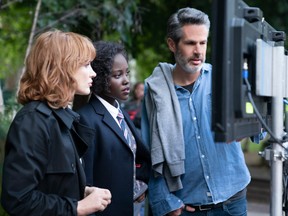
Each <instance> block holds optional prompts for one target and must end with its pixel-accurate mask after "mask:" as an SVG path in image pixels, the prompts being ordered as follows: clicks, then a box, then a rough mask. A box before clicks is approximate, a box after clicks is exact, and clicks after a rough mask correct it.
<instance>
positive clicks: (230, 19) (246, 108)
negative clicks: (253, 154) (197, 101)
mask: <svg viewBox="0 0 288 216" xmlns="http://www.w3.org/2000/svg"><path fill="white" fill-rule="evenodd" d="M211 36H212V65H213V73H212V79H213V80H212V130H213V132H214V133H215V141H216V142H229V141H233V140H239V139H242V138H245V137H250V136H253V135H256V134H259V133H260V131H261V128H262V124H261V122H260V121H259V116H258V117H257V115H256V114H255V109H254V107H255V106H253V105H252V103H251V101H250V100H249V98H248V96H247V90H248V86H247V83H246V82H245V81H244V79H243V71H244V70H246V71H248V72H249V74H248V79H247V80H249V83H250V84H251V85H250V86H251V91H250V92H251V93H252V96H253V100H254V105H256V107H257V108H258V111H259V113H260V114H261V116H262V118H263V119H264V121H265V122H266V123H267V124H268V125H271V100H272V98H271V97H270V96H269V95H268V96H265V95H260V94H256V79H259V78H257V77H259V74H258V76H257V77H256V47H257V46H256V41H257V40H259V39H261V40H262V41H264V42H266V41H267V42H269V41H273V43H274V45H277V43H282V44H283V41H284V39H283V34H281V33H279V32H277V31H276V30H275V29H274V28H273V27H272V26H270V25H269V24H268V23H267V22H266V21H264V18H263V13H262V11H261V10H260V9H259V8H255V7H249V6H248V5H247V4H246V3H245V2H243V1H241V0H213V6H212V35H211ZM274 45H273V46H274ZM283 55H284V54H283ZM266 61H267V63H268V64H269V61H270V59H266ZM262 79H265V78H264V77H263V78H262ZM267 87H269V86H267Z"/></svg>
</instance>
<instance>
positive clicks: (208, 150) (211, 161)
mask: <svg viewBox="0 0 288 216" xmlns="http://www.w3.org/2000/svg"><path fill="white" fill-rule="evenodd" d="M211 73H212V70H211V65H209V64H204V66H203V69H202V72H201V75H200V76H199V77H198V79H197V80H196V82H195V84H194V86H193V91H192V93H190V92H189V91H188V90H187V89H185V88H183V87H181V86H177V85H175V91H176V94H177V97H178V100H179V103H180V109H181V114H182V124H183V135H184V142H185V174H184V175H183V176H182V177H181V180H182V184H183V189H181V190H178V191H176V192H173V193H171V192H169V190H168V187H167V184H166V182H165V179H164V178H163V177H162V176H157V177H155V176H154V175H152V176H151V179H150V182H149V201H150V204H151V208H152V211H153V215H154V216H161V215H165V214H167V213H168V212H170V211H173V210H175V209H178V208H180V207H181V205H183V204H193V205H205V204H211V203H219V202H223V201H226V200H227V199H229V198H230V197H231V196H233V195H234V194H236V193H237V192H239V191H241V190H242V189H244V188H245V187H246V186H247V185H248V184H249V182H250V174H249V171H248V168H247V166H246V163H245V159H244V155H243V152H242V149H241V145H240V143H239V142H231V143H229V144H227V143H215V142H214V139H213V132H212V131H211V109H212V104H211V99H212V96H211V79H212V76H211V75H212V74H211ZM163 81H164V80H163ZM145 112H146V109H145V107H143V111H142V129H141V130H142V133H143V134H142V135H143V139H144V141H145V143H146V144H148V145H149V135H148V134H147V132H148V131H149V124H148V119H147V114H146V113H145ZM145 133H146V134H145ZM167 133H169V131H167Z"/></svg>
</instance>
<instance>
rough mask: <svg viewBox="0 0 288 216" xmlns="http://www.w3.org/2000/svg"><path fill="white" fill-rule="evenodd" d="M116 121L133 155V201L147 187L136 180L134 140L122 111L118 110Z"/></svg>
mask: <svg viewBox="0 0 288 216" xmlns="http://www.w3.org/2000/svg"><path fill="white" fill-rule="evenodd" d="M117 120H118V122H119V124H120V126H121V129H122V131H123V133H124V137H125V139H126V140H127V143H128V145H129V147H130V148H131V150H132V152H133V155H134V172H133V173H134V174H133V181H134V190H133V191H134V195H133V196H134V199H135V198H136V197H138V196H139V195H141V194H142V193H144V191H145V190H146V189H147V185H146V184H145V183H144V182H142V181H140V180H136V166H135V155H136V141H135V138H134V136H133V134H132V132H131V131H130V129H129V127H128V125H127V124H126V122H125V119H124V115H123V113H122V111H121V110H120V109H119V112H118V115H117Z"/></svg>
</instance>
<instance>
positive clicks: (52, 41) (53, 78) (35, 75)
mask: <svg viewBox="0 0 288 216" xmlns="http://www.w3.org/2000/svg"><path fill="white" fill-rule="evenodd" d="M95 56H96V49H95V48H94V46H93V43H92V42H91V40H90V39H89V38H87V37H85V36H83V35H80V34H77V33H73V32H62V31H60V30H52V31H47V32H44V33H42V34H40V35H39V36H38V37H37V38H36V40H35V41H34V44H33V46H32V48H31V50H30V52H29V54H28V56H27V58H26V61H25V70H24V73H23V74H22V76H21V79H20V83H19V90H18V94H17V100H18V102H19V103H20V104H22V105H24V104H26V103H28V102H30V101H45V102H47V104H48V105H49V106H50V107H52V108H60V107H66V106H68V105H69V104H70V103H71V102H72V100H73V98H74V94H75V91H76V85H77V83H76V80H74V78H73V75H74V73H75V72H76V71H77V70H78V69H79V68H80V67H81V66H83V65H85V64H87V63H89V62H91V61H92V60H93V59H94V58H95Z"/></svg>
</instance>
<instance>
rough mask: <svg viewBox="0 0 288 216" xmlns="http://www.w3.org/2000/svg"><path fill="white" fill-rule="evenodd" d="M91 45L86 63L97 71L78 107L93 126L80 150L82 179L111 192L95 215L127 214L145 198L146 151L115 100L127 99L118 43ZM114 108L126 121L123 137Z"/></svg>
mask: <svg viewBox="0 0 288 216" xmlns="http://www.w3.org/2000/svg"><path fill="white" fill-rule="evenodd" d="M95 47H96V51H97V57H96V58H95V59H94V60H93V62H92V63H91V65H92V68H93V69H94V71H95V72H96V74H97V76H96V77H95V79H93V85H92V88H91V89H92V95H91V98H90V100H89V102H88V104H86V105H84V106H83V107H82V108H81V109H80V110H78V113H79V114H80V122H81V123H83V124H86V125H87V126H89V127H90V128H94V129H95V133H96V136H95V140H94V142H93V143H90V144H89V147H88V151H87V152H86V154H85V155H84V156H83V159H84V162H85V172H86V176H87V182H88V183H90V184H92V185H94V186H96V187H104V188H108V189H109V190H110V191H111V194H112V200H111V204H110V205H109V207H107V209H106V210H105V211H104V212H99V213H98V212H97V213H96V215H107V216H114V215H115V216H116V215H117V216H132V215H133V203H134V202H141V201H143V200H144V198H145V189H146V188H147V187H146V186H147V185H146V183H147V181H148V178H149V173H150V156H149V152H148V149H147V148H146V147H145V145H144V144H143V143H142V141H141V138H140V134H138V132H137V130H136V128H135V126H134V125H133V123H132V121H131V120H130V118H129V115H128V114H127V113H126V112H125V111H123V110H122V111H121V110H120V106H119V103H118V100H121V101H122V100H127V99H128V97H129V92H130V83H129V68H128V62H127V55H126V52H125V50H124V48H123V46H122V45H120V44H117V43H113V42H103V41H99V42H96V43H95ZM119 112H120V113H121V112H122V113H123V115H124V121H125V122H126V125H128V128H127V127H126V129H128V131H129V134H130V139H128V140H127V139H126V138H125V135H124V133H123V131H122V130H121V125H120V123H119V122H118V120H117V115H118V114H119ZM131 146H132V147H131ZM137 186H139V187H137ZM142 189H144V190H142ZM133 194H134V195H135V196H133ZM136 194H138V196H137V195H136ZM139 195H140V196H139Z"/></svg>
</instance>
